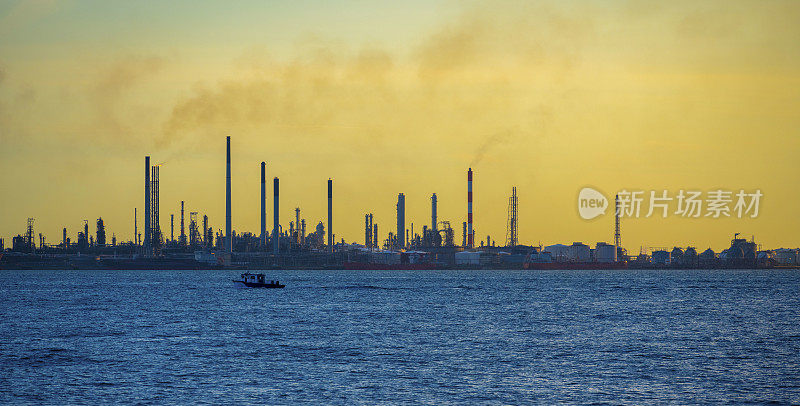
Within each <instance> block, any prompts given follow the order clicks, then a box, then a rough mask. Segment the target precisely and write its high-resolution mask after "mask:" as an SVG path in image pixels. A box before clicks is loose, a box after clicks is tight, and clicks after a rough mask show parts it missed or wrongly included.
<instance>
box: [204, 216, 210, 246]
mask: <svg viewBox="0 0 800 406" xmlns="http://www.w3.org/2000/svg"><path fill="white" fill-rule="evenodd" d="M207 237H208V216H207V215H203V245H204V246H206V247H208V245H209V244H208V238H207Z"/></svg>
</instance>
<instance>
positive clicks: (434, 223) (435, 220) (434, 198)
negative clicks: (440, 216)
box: [423, 193, 438, 237]
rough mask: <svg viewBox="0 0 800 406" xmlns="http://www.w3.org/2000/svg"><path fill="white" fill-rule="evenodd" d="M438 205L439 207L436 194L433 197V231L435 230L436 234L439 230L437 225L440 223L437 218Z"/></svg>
mask: <svg viewBox="0 0 800 406" xmlns="http://www.w3.org/2000/svg"><path fill="white" fill-rule="evenodd" d="M436 205H437V200H436V193H434V194H433V196H431V230H433V232H436V230H438V228H437V226H436V224H437V222H438V221H437V218H436V217H437V216H436ZM423 237H424V236H423Z"/></svg>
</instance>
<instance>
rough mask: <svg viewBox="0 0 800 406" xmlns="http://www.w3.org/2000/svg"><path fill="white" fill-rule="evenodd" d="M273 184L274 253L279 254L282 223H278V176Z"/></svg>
mask: <svg viewBox="0 0 800 406" xmlns="http://www.w3.org/2000/svg"><path fill="white" fill-rule="evenodd" d="M272 185H273V198H272V200H273V202H274V203H275V207H274V208H273V209H272V210H273V212H274V213H273V217H272V218H273V220H272V221H273V223H272V253H273V254H275V255H278V251H280V247H281V244H280V240H281V238H280V225H279V224H278V204H279V203H280V199H279V198H278V189H279V185H278V178H277V177H276V178H275V179H274V180H273V181H272Z"/></svg>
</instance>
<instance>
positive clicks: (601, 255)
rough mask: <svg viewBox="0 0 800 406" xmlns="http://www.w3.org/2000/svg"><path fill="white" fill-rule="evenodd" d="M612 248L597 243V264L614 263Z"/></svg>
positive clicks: (611, 246)
mask: <svg viewBox="0 0 800 406" xmlns="http://www.w3.org/2000/svg"><path fill="white" fill-rule="evenodd" d="M614 251H615V250H614V246H613V245H609V244H605V243H598V244H597V246H596V248H595V258H597V262H614Z"/></svg>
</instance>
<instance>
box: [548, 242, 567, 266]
mask: <svg viewBox="0 0 800 406" xmlns="http://www.w3.org/2000/svg"><path fill="white" fill-rule="evenodd" d="M568 248H569V246H568V245H564V244H554V245H548V246H546V247H544V252H549V253H550V257H551V258H552V260H553V261H556V262H564V261H566V260H567V249H568Z"/></svg>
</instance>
